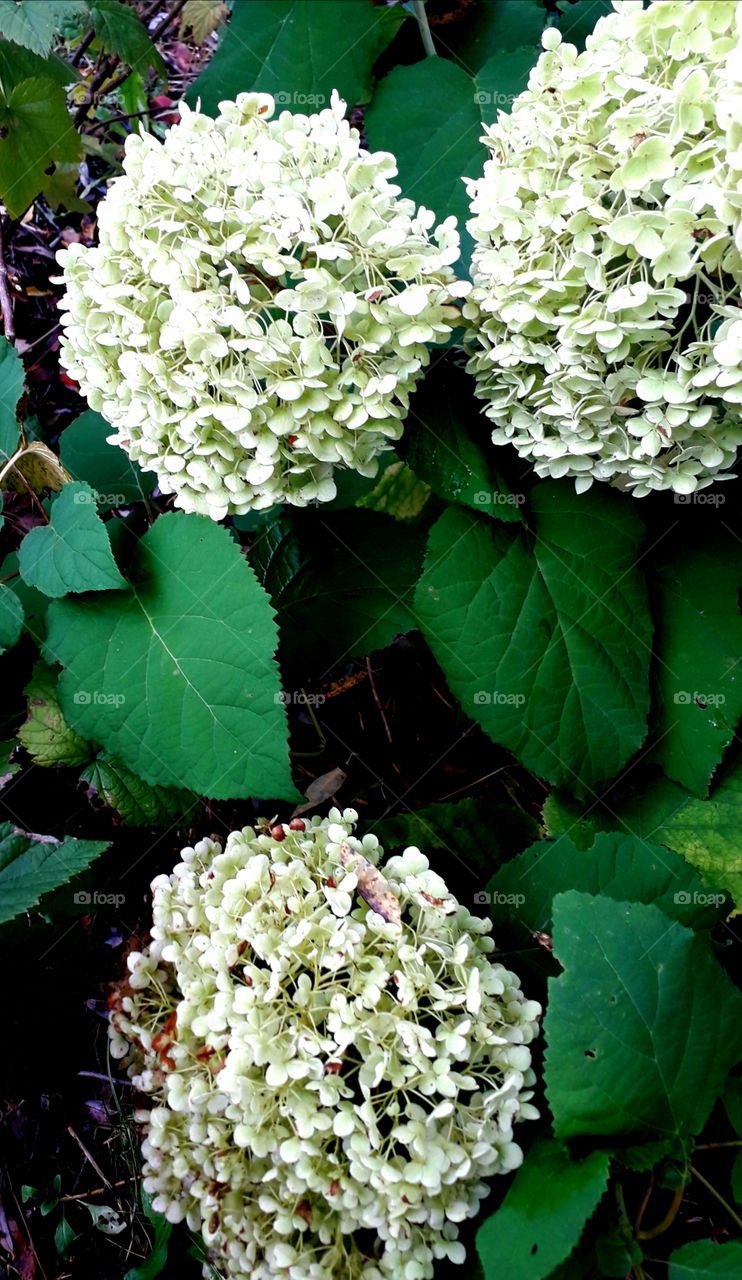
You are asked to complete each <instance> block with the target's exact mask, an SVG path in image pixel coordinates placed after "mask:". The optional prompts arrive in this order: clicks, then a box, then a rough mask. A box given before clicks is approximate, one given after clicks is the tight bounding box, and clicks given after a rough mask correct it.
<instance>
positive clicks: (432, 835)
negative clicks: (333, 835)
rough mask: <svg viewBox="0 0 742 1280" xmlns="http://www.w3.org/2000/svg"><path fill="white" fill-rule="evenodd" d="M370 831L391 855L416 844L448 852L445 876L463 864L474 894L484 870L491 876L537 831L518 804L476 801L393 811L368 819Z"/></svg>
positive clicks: (468, 883) (446, 853) (418, 846)
mask: <svg viewBox="0 0 742 1280" xmlns="http://www.w3.org/2000/svg"><path fill="white" fill-rule="evenodd" d="M369 830H371V831H373V832H374V833H375V834H376V835H377V836H378V837H379V840H380V841H381V843H382V845H383V846H384V848H385V849H386V851H387V853H389V852H390V851H392V850H396V849H406V848H408V847H409V846H410V845H414V846H415V848H417V849H422V850H423V851H424V852H425V853H428V852H432V853H433V854H435V853H440V854H441V855H447V857H446V858H445V862H446V863H447V865H448V867H449V868H450V870H449V871H448V872H447V873H446V874H450V872H451V871H453V869H454V867H453V863H454V862H458V863H460V864H461V866H462V868H464V869H465V870H466V871H467V872H468V873H469V877H470V878H469V879H468V880H467V881H466V887H467V888H468V889H469V890H470V892H471V893H472V894H474V893H475V892H477V891H479V892H481V888H480V885H481V875H482V872H483V871H484V873H485V875H490V874H491V872H492V868H493V867H494V866H496V865H497V864H498V863H502V862H504V861H505V860H506V859H507V858H511V857H513V855H514V854H516V853H519V852H520V850H521V849H522V848H523V846H524V845H526V844H528V843H529V842H530V841H532V840H533V838H534V837H535V836H536V835H537V834H538V827H537V825H536V823H535V821H534V820H533V818H531V817H530V816H529V815H528V814H527V813H524V812H523V810H522V809H518V808H516V806H515V805H498V804H492V803H490V802H488V801H485V800H474V799H466V800H459V801H458V802H457V803H456V804H431V805H427V806H426V808H424V809H414V810H411V811H410V812H408V813H395V814H393V815H392V816H391V817H389V818H383V819H382V820H381V821H380V822H373V823H370V824H369ZM483 836H484V838H482V837H483ZM439 862H440V863H441V864H442V862H443V859H440V860H439ZM460 878H461V877H460Z"/></svg>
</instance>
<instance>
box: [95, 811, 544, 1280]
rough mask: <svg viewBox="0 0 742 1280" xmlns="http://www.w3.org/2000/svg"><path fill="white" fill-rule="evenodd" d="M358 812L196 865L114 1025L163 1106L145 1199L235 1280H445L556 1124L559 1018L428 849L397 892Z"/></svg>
mask: <svg viewBox="0 0 742 1280" xmlns="http://www.w3.org/2000/svg"><path fill="white" fill-rule="evenodd" d="M356 820H357V814H356V813H355V812H354V811H353V810H352V809H346V810H345V811H344V813H342V814H341V813H340V812H339V811H338V810H337V809H334V810H332V811H331V812H330V815H329V817H328V818H325V819H321V818H316V817H315V818H312V819H310V820H307V822H306V823H301V824H297V823H294V828H296V827H297V826H303V828H304V829H303V830H299V829H291V828H289V827H282V828H280V829H279V830H278V831H276V828H273V829H272V832H271V833H270V834H260V835H257V834H256V833H255V831H253V830H252V829H251V828H246V829H245V830H244V831H236V832H233V833H232V834H231V835H230V836H229V839H228V840H227V843H226V847H225V849H224V851H223V852H222V849H221V847H220V846H219V845H218V844H217V843H215V842H214V841H212V840H201V841H200V842H199V843H198V844H197V845H196V846H195V847H194V848H188V849H184V850H183V853H182V859H183V860H182V862H181V863H179V864H178V866H176V868H175V870H174V872H173V874H172V875H171V876H160V877H158V879H156V880H155V881H154V884H153V896H154V909H153V914H154V924H153V928H152V941H151V943H150V945H149V946H148V947H147V948H146V949H145V950H144V951H142V952H141V953H136V954H134V955H132V956H131V957H130V958H129V969H130V977H129V984H130V986H129V990H128V992H127V994H125V995H124V996H123V999H122V1000H121V1003H120V1007H119V1009H118V1010H117V1011H116V1012H114V1013H113V1014H112V1026H111V1035H112V1045H113V1051H114V1053H115V1054H116V1056H118V1057H127V1055H128V1059H129V1071H130V1074H131V1075H132V1077H133V1080H134V1082H135V1084H136V1085H137V1087H138V1088H139V1089H141V1090H142V1091H143V1092H145V1093H148V1094H151V1095H153V1107H152V1109H151V1110H148V1111H145V1112H142V1113H141V1114H140V1119H142V1120H143V1122H144V1123H145V1124H146V1139H145V1142H144V1146H143V1151H144V1156H145V1169H144V1173H145V1181H144V1185H145V1188H146V1190H147V1191H148V1193H149V1194H150V1195H151V1196H152V1197H153V1199H154V1207H155V1208H156V1209H157V1210H159V1211H160V1212H163V1213H165V1214H166V1215H167V1217H168V1218H169V1219H170V1220H171V1221H174V1222H177V1221H179V1220H181V1219H183V1218H185V1219H187V1221H188V1223H189V1225H190V1227H191V1228H192V1229H193V1230H200V1231H202V1233H203V1238H204V1241H205V1243H206V1246H207V1249H208V1251H209V1256H210V1257H211V1258H212V1259H213V1261H214V1263H215V1265H216V1266H217V1267H218V1268H219V1270H220V1272H222V1273H223V1274H224V1275H225V1276H227V1277H230V1278H231V1277H238V1276H246V1275H249V1276H251V1277H252V1280H274V1278H277V1277H279V1276H280V1277H283V1278H284V1280H338V1277H340V1276H342V1277H343V1278H344V1280H346V1277H347V1280H360V1278H361V1277H362V1278H363V1280H382V1277H393V1278H394V1280H425V1278H426V1277H430V1276H432V1274H433V1261H434V1259H437V1258H444V1257H447V1258H449V1259H451V1260H452V1261H463V1259H464V1250H463V1247H462V1245H461V1243H460V1242H459V1241H458V1239H457V1235H458V1224H459V1223H460V1222H462V1221H463V1220H464V1219H466V1218H468V1217H470V1216H472V1215H473V1214H475V1213H476V1212H477V1209H478V1206H479V1204H480V1201H481V1200H482V1198H483V1197H484V1196H485V1195H486V1194H487V1187H486V1185H485V1183H484V1182H483V1181H482V1179H483V1178H489V1177H491V1176H492V1175H494V1174H497V1173H504V1172H507V1171H508V1170H511V1169H514V1168H516V1167H517V1165H518V1164H519V1163H520V1161H521V1158H522V1155H521V1151H520V1148H519V1147H518V1146H517V1144H516V1143H515V1142H514V1141H513V1126H514V1124H515V1122H516V1121H518V1120H521V1119H526V1118H532V1117H535V1116H536V1114H537V1113H536V1111H535V1109H534V1107H533V1106H532V1105H531V1104H530V1102H529V1099H530V1097H531V1085H532V1084H533V1080H534V1077H533V1072H532V1070H531V1066H530V1062H531V1055H530V1049H529V1047H528V1046H529V1044H530V1042H531V1041H532V1039H533V1037H534V1036H535V1035H536V1033H537V1028H538V1017H539V1014H540V1008H539V1005H538V1004H537V1003H536V1002H535V1001H532V1000H527V999H526V998H525V997H524V995H523V993H522V991H521V989H520V982H519V980H518V978H517V977H515V975H514V974H512V973H510V972H509V971H508V970H507V969H506V968H504V966H503V965H501V964H499V963H498V962H497V961H496V960H495V959H493V958H492V951H493V949H494V944H493V942H492V939H491V938H490V937H489V936H488V933H489V929H490V927H491V926H490V923H489V922H488V921H484V920H481V919H478V918H476V917H474V916H472V915H470V913H469V912H468V911H467V909H466V908H465V907H464V906H462V905H461V904H460V903H458V902H457V901H456V900H455V899H454V898H453V897H452V896H451V895H450V894H449V892H448V889H447V887H446V885H445V883H444V882H443V880H441V878H440V877H439V876H438V875H437V874H436V873H434V872H433V871H432V870H431V869H430V868H429V866H428V862H427V859H426V858H425V857H424V856H423V854H421V853H420V852H419V850H417V849H407V850H406V851H405V852H404V853H403V854H402V855H401V856H399V857H393V858H390V859H389V860H388V861H387V862H386V863H385V864H384V866H383V877H381V876H380V875H379V873H378V869H377V870H376V871H375V870H374V868H375V867H376V864H377V862H378V860H379V857H380V855H381V852H382V851H381V849H380V848H379V845H378V841H377V840H376V838H375V837H374V836H371V835H367V836H365V837H364V838H363V840H359V839H358V838H356V837H354V836H353V835H352V831H353V827H354V824H355V822H356ZM278 837H280V838H278ZM374 878H375V879H376V881H377V883H376V885H375V886H374V885H373V884H370V882H371V881H372V879H374ZM379 886H381V892H379ZM390 904H391V909H390ZM377 908H381V909H377Z"/></svg>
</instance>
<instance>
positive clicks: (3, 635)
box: [0, 583, 23, 653]
mask: <svg viewBox="0 0 742 1280" xmlns="http://www.w3.org/2000/svg"><path fill="white" fill-rule="evenodd" d="M22 629H23V605H22V604H21V602H20V600H19V599H18V596H17V595H16V594H15V592H14V591H11V589H10V587H7V586H6V585H5V583H0V653H5V651H6V649H12V647H13V645H14V644H15V643H16V641H17V640H18V639H19V638H20V634H21V631H22Z"/></svg>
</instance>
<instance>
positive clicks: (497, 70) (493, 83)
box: [365, 0, 543, 273]
mask: <svg viewBox="0 0 742 1280" xmlns="http://www.w3.org/2000/svg"><path fill="white" fill-rule="evenodd" d="M524 3H525V4H526V5H528V4H529V3H530V0H518V10H519V11H520V16H519V17H518V18H516V19H515V22H516V24H517V25H516V27H515V28H513V29H511V32H510V35H508V21H507V20H506V22H504V23H502V24H501V25H500V27H499V30H498V34H497V37H496V39H495V40H493V43H492V49H493V50H494V48H495V47H496V46H497V42H501V47H500V49H499V52H498V53H497V54H496V56H490V57H488V58H486V59H484V60H483V61H482V62H480V61H479V58H476V59H475V61H476V63H477V66H476V72H477V74H476V76H472V75H471V74H469V72H470V71H471V70H473V67H467V68H466V70H464V69H463V68H462V67H461V66H458V65H457V64H456V63H455V62H451V61H449V60H448V59H447V58H425V59H424V60H423V61H422V62H417V63H415V64H414V65H413V66H397V67H394V68H393V69H392V70H391V71H390V72H389V73H388V75H386V76H385V77H384V79H383V80H382V81H381V82H380V84H378V85H377V87H376V92H375V93H374V97H373V100H372V102H371V106H370V107H369V109H368V111H367V113H366V121H365V124H366V133H367V135H368V140H369V147H370V148H371V150H373V151H377V150H379V151H391V152H392V153H393V154H394V155H395V156H396V157H397V165H398V168H399V181H400V185H401V187H402V192H403V194H404V195H405V196H408V197H409V198H410V199H412V200H414V201H415V203H416V204H422V205H425V207H426V208H428V209H433V210H434V212H435V213H436V214H437V216H438V218H439V219H443V218H448V217H450V216H451V215H453V216H454V217H455V218H456V219H457V220H458V226H459V233H460V235H461V264H460V270H461V271H462V272H463V273H465V272H466V269H467V268H468V265H469V261H470V258H471V253H472V248H473V241H472V238H471V236H470V235H469V232H468V231H467V229H466V223H467V220H468V219H469V218H470V217H471V211H470V209H469V196H468V194H467V191H466V187H465V184H464V181H463V179H464V178H465V177H466V178H478V177H479V176H480V175H481V173H482V169H483V167H484V162H485V160H486V159H487V157H488V155H489V152H488V151H487V149H486V147H485V146H484V144H483V142H482V134H483V132H484V129H483V125H485V124H490V123H491V122H492V121H494V120H495V119H496V118H497V116H498V113H499V112H501V111H509V110H510V107H511V106H512V104H513V100H514V99H515V97H516V96H517V94H518V93H520V92H521V90H523V89H525V87H526V85H527V83H528V73H529V71H530V69H531V67H532V66H533V64H534V62H535V61H536V58H537V56H538V51H537V49H536V47H535V41H534V44H533V45H532V46H529V45H528V44H527V43H524V41H526V40H527V37H526V35H525V32H524V30H523V22H522V15H523V5H524ZM479 7H480V9H483V10H494V11H499V10H500V9H508V8H510V6H509V5H508V4H507V3H505V4H503V3H502V0H499V2H498V3H497V4H495V5H493V4H487V5H485V6H479ZM512 14H514V11H513V10H512V9H511V15H512ZM530 15H531V17H532V20H533V30H534V33H535V32H536V31H537V30H540V29H541V27H542V26H543V11H542V12H541V13H540V14H539V11H538V9H537V8H536V7H535V5H534V8H533V9H532V10H531V11H530ZM512 30H514V31H516V32H517V33H518V34H517V36H516V37H515V38H513V35H512ZM402 121H403V122H404V127H401V122H402Z"/></svg>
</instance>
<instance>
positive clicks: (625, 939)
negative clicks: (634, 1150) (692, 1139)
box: [544, 890, 742, 1141]
mask: <svg viewBox="0 0 742 1280" xmlns="http://www.w3.org/2000/svg"><path fill="white" fill-rule="evenodd" d="M553 911H554V935H553V937H554V955H555V956H556V958H557V959H558V960H559V962H560V964H562V965H563V967H564V972H563V973H562V974H561V975H560V976H559V977H558V978H550V979H549V1003H548V1008H547V1012H546V1019H545V1024H544V1035H545V1038H546V1043H547V1049H546V1055H545V1076H546V1094H547V1098H548V1100H549V1105H550V1107H551V1112H552V1115H553V1117H554V1131H555V1133H556V1135H557V1137H559V1138H562V1139H567V1138H577V1137H580V1136H583V1135H589V1136H591V1137H606V1138H611V1139H613V1140H617V1141H621V1140H623V1141H629V1140H632V1139H633V1140H638V1139H646V1138H653V1137H668V1138H671V1137H677V1138H683V1137H686V1136H687V1135H693V1134H697V1133H698V1132H699V1131H700V1130H701V1128H702V1127H703V1125H704V1123H705V1121H706V1119H707V1117H708V1115H709V1112H710V1111H711V1108H712V1106H713V1104H714V1101H715V1099H716V1097H717V1095H718V1094H719V1092H720V1091H721V1088H722V1086H723V1083H724V1080H725V1077H726V1075H727V1073H728V1071H729V1069H730V1068H731V1067H732V1066H733V1065H734V1064H735V1063H736V1062H737V1060H738V1059H739V1057H740V1054H742V997H741V996H740V994H739V992H738V991H736V990H735V988H734V987H733V986H732V984H731V982H730V981H729V979H728V978H727V976H726V974H725V973H724V972H723V970H722V969H721V967H720V966H719V964H718V963H717V961H716V960H715V959H714V956H713V954H712V953H711V950H710V948H709V944H708V941H707V939H706V938H705V937H703V936H702V935H700V934H697V933H693V932H692V931H691V930H690V929H685V928H684V927H683V926H682V925H680V924H678V923H677V921H675V920H670V919H669V918H668V917H667V916H666V915H665V914H664V912H663V911H660V909H659V907H656V906H647V905H646V904H644V903H627V902H614V901H613V900H612V899H610V898H607V897H601V898H593V897H590V896H589V895H588V894H585V893H578V892H576V891H574V890H570V892H568V893H562V894H559V896H558V897H556V898H555V899H554V906H553Z"/></svg>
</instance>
